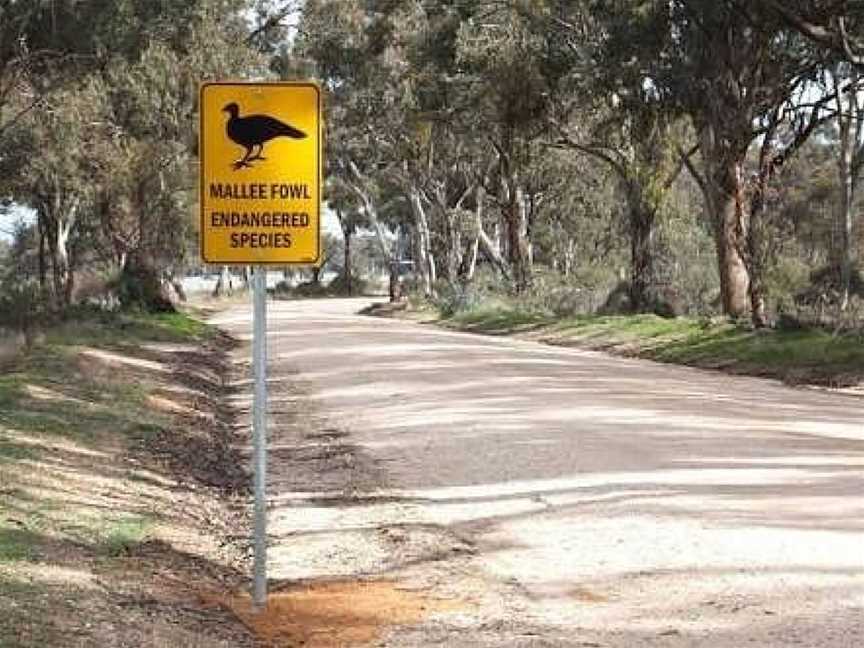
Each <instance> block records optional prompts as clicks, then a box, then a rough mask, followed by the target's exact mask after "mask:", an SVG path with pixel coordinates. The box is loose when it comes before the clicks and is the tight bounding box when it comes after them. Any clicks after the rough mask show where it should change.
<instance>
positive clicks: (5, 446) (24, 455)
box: [0, 431, 36, 464]
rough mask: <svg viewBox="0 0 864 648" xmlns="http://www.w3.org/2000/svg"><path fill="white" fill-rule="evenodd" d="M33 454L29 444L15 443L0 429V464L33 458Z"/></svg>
mask: <svg viewBox="0 0 864 648" xmlns="http://www.w3.org/2000/svg"><path fill="white" fill-rule="evenodd" d="M35 456H36V452H35V451H34V450H33V448H31V447H30V446H29V445H25V444H23V443H16V442H15V441H14V440H13V439H12V438H11V437H9V436H7V435H6V433H5V432H2V431H0V464H2V463H12V462H16V461H23V460H25V459H33V458H34V457H35Z"/></svg>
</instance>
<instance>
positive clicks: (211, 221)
mask: <svg viewBox="0 0 864 648" xmlns="http://www.w3.org/2000/svg"><path fill="white" fill-rule="evenodd" d="M199 111H200V116H201V117H200V131H199V159H200V169H201V170H200V179H201V187H200V204H201V257H202V259H203V260H204V262H205V263H213V264H224V265H229V264H231V265H233V264H237V265H247V264H248V265H259V264H260V265H263V264H276V265H287V264H304V265H315V264H317V263H318V260H319V257H320V254H321V169H322V159H321V139H322V138H321V132H322V123H321V91H320V88H319V87H318V86H317V85H316V84H314V83H305V82H304V83H205V84H203V85H202V86H201V97H200V105H199Z"/></svg>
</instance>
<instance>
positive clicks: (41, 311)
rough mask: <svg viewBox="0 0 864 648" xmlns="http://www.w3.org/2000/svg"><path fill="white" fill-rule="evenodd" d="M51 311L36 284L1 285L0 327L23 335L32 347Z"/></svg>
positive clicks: (27, 282)
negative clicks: (39, 328)
mask: <svg viewBox="0 0 864 648" xmlns="http://www.w3.org/2000/svg"><path fill="white" fill-rule="evenodd" d="M48 313H49V309H48V306H47V304H46V303H45V300H44V299H43V298H42V295H41V292H40V290H39V286H38V285H37V284H36V283H35V282H31V281H23V282H15V283H13V282H10V281H8V280H7V281H5V282H2V283H0V326H3V327H6V328H10V329H12V330H14V331H16V332H18V333H22V334H23V335H24V338H25V340H26V342H27V345H28V346H30V345H31V344H32V343H33V340H34V339H35V334H36V331H37V329H38V326H39V324H40V323H44V321H45V319H46V318H47V317H48Z"/></svg>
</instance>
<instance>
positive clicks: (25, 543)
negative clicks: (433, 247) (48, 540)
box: [0, 526, 40, 565]
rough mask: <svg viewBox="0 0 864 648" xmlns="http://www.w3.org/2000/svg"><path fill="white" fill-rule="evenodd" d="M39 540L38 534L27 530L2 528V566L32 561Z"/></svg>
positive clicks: (0, 531) (0, 546) (0, 556)
mask: <svg viewBox="0 0 864 648" xmlns="http://www.w3.org/2000/svg"><path fill="white" fill-rule="evenodd" d="M39 539H40V536H39V535H38V534H36V533H33V532H31V531H28V530H26V529H18V528H14V527H13V528H9V527H5V526H0V565H2V564H3V563H9V562H18V561H22V560H23V561H26V560H32V559H33V557H34V555H35V554H34V550H35V547H36V545H37V543H38V541H39Z"/></svg>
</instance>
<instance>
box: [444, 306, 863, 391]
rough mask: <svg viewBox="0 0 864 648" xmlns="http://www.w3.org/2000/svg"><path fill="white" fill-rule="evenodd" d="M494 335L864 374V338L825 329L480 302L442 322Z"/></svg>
mask: <svg viewBox="0 0 864 648" xmlns="http://www.w3.org/2000/svg"><path fill="white" fill-rule="evenodd" d="M439 321H440V323H441V324H442V325H443V326H446V327H448V328H452V329H457V330H464V331H472V332H478V333H486V334H492V335H518V334H526V333H530V334H531V337H532V338H534V339H538V340H541V341H545V342H549V343H553V344H560V345H572V346H583V347H587V348H592V349H604V350H611V351H613V352H619V353H623V354H626V355H632V356H637V357H642V358H648V359H652V360H658V361H661V362H669V363H676V364H686V365H693V366H701V367H711V368H718V367H722V368H727V369H730V370H733V371H737V372H740V373H749V374H756V375H767V376H773V377H777V378H781V379H790V380H793V379H794V380H795V381H796V382H799V381H800V382H812V383H816V384H827V385H831V386H842V385H849V384H855V383H856V382H858V381H861V380H864V339H862V337H861V336H860V335H832V334H830V333H828V332H826V331H824V330H818V329H812V330H794V331H785V330H765V331H754V330H753V329H752V328H750V327H748V326H746V325H740V324H735V323H731V322H717V321H709V320H704V319H696V318H685V317H682V318H674V319H666V318H662V317H658V316H656V315H632V316H626V315H620V316H618V315H616V316H599V315H588V316H577V317H566V318H559V317H555V316H553V315H550V314H548V313H543V312H531V311H526V310H521V309H519V308H518V307H514V306H510V305H494V306H479V307H477V308H474V309H470V310H466V311H461V312H459V313H456V314H454V315H452V316H450V317H447V318H442V319H441V320H439Z"/></svg>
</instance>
